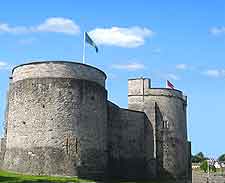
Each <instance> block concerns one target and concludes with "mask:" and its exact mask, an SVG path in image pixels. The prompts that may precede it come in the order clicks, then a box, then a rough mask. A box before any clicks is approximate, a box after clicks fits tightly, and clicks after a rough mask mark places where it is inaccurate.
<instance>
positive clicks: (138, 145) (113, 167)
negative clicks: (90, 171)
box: [108, 102, 156, 179]
mask: <svg viewBox="0 0 225 183" xmlns="http://www.w3.org/2000/svg"><path fill="white" fill-rule="evenodd" d="M152 132H153V129H152V127H151V123H150V122H149V121H148V118H147V117H146V115H145V113H143V112H137V111H131V110H127V109H121V108H119V107H118V106H116V105H114V104H112V103H111V102H109V103H108V138H109V143H108V146H109V172H110V174H111V176H113V177H117V178H124V179H135V178H139V179H141V178H142V179H143V178H149V177H151V178H154V177H155V176H156V174H155V173H156V172H155V169H156V167H155V159H154V157H153V133H152Z"/></svg>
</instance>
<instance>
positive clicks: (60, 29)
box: [0, 17, 80, 35]
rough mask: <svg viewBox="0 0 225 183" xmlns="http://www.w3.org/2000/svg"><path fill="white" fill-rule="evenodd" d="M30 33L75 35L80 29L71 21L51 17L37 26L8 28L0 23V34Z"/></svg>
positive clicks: (7, 25)
mask: <svg viewBox="0 0 225 183" xmlns="http://www.w3.org/2000/svg"><path fill="white" fill-rule="evenodd" d="M32 32H57V33H64V34H68V35H76V34H78V33H79V32H80V27H79V26H78V25H77V24H76V23H75V22H74V21H73V20H71V19H67V18H62V17H51V18H48V19H46V20H45V21H44V22H43V23H41V24H40V25H37V26H27V27H26V26H15V27H13V26H10V25H9V24H6V23H0V33H11V34H21V33H32Z"/></svg>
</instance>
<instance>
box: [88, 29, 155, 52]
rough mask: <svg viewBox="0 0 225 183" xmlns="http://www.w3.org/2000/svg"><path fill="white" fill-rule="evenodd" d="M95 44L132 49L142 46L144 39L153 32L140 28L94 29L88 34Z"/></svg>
mask: <svg viewBox="0 0 225 183" xmlns="http://www.w3.org/2000/svg"><path fill="white" fill-rule="evenodd" d="M89 34H90V36H91V37H92V38H93V40H94V41H95V42H96V43H97V44H102V45H112V46H119V47H126V48H134V47H138V46H141V45H143V44H144V42H145V38H147V37H151V36H153V34H154V33H153V31H152V30H150V29H148V28H141V27H137V26H136V27H129V28H123V27H112V28H96V29H94V30H92V31H90V32H89Z"/></svg>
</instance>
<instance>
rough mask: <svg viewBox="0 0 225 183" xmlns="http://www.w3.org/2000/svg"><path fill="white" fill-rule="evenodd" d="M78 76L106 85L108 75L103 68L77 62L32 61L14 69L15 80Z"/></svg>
mask: <svg viewBox="0 0 225 183" xmlns="http://www.w3.org/2000/svg"><path fill="white" fill-rule="evenodd" d="M49 77H50V78H73V79H74V78H76V79H81V80H88V81H93V82H96V83H98V84H100V85H101V86H103V87H105V79H106V75H105V73H104V72H102V71H101V70H99V69H97V68H95V67H92V66H89V65H85V64H81V63H76V62H66V61H46V62H33V63H32V62H31V63H28V64H23V65H19V66H17V67H15V68H14V69H13V82H17V81H19V80H24V79H27V78H49Z"/></svg>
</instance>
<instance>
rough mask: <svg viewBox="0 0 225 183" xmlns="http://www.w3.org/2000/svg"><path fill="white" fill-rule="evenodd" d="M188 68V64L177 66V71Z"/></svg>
mask: <svg viewBox="0 0 225 183" xmlns="http://www.w3.org/2000/svg"><path fill="white" fill-rule="evenodd" d="M187 68H188V66H187V64H177V65H176V69H178V70H186V69H187Z"/></svg>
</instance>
